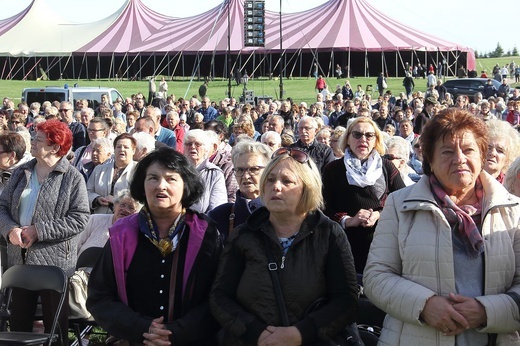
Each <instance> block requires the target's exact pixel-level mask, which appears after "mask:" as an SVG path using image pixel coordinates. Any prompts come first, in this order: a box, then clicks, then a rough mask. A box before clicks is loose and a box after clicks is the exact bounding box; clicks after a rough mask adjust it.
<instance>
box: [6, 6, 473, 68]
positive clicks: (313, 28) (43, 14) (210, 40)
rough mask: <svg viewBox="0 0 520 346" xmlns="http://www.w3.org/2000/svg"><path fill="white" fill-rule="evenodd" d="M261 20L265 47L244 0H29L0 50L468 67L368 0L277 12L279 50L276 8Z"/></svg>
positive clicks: (441, 43) (461, 50)
mask: <svg viewBox="0 0 520 346" xmlns="http://www.w3.org/2000/svg"><path fill="white" fill-rule="evenodd" d="M41 18H52V19H53V20H51V21H48V20H41ZM228 18H229V21H228ZM228 26H229V27H228ZM265 26H266V29H265V35H266V36H265V47H256V48H252V47H245V45H244V0H225V1H224V2H223V3H221V4H220V5H219V6H216V7H215V8H212V9H209V10H207V11H205V12H203V13H201V14H199V15H196V16H192V17H187V18H176V17H170V16H166V15H163V14H160V13H157V12H155V11H153V10H151V9H150V8H148V7H146V6H145V5H144V4H143V3H142V2H141V1H140V0H126V1H125V3H124V4H123V5H122V6H121V7H120V8H119V9H118V10H117V11H116V12H114V13H112V14H110V15H109V16H107V17H106V18H104V19H102V20H99V21H96V22H92V23H86V24H78V23H71V22H70V21H68V20H67V19H66V18H62V17H61V16H60V15H59V12H57V11H56V9H53V8H51V7H50V6H49V4H48V3H47V2H46V0H33V1H32V2H31V4H30V5H29V6H28V7H27V9H25V10H24V11H22V12H20V13H19V14H17V15H15V16H13V17H11V18H7V19H4V20H3V21H0V56H4V57H52V56H55V57H56V56H61V57H67V56H68V57H69V58H70V57H74V56H76V57H81V56H83V57H88V56H98V57H100V56H123V55H124V56H128V57H132V56H133V57H135V56H137V55H140V56H150V55H161V54H162V55H164V54H168V55H173V54H182V55H195V54H196V55H199V54H206V55H224V54H226V53H227V52H228V50H229V51H230V52H231V53H232V54H234V55H235V56H236V55H248V54H252V53H253V52H254V53H260V54H278V55H279V54H280V52H281V51H282V50H283V52H284V53H293V54H294V53H299V54H305V53H311V54H317V53H318V52H333V53H334V54H337V53H338V52H339V53H341V52H348V55H349V57H348V60H350V53H351V52H353V53H355V52H358V54H359V52H364V53H365V54H368V53H372V54H373V53H374V52H381V53H382V54H383V53H385V54H386V53H388V52H396V54H397V53H399V52H413V53H412V54H416V55H418V54H423V53H421V52H425V53H424V54H426V53H429V54H436V55H437V59H440V60H442V59H444V58H445V56H447V55H449V54H454V52H457V53H456V54H462V55H464V56H466V57H467V61H466V65H467V68H468V69H474V68H475V57H474V53H473V50H472V49H471V48H468V47H465V46H461V45H458V44H456V43H453V42H451V41H449V40H447V39H442V38H438V37H434V36H431V35H429V34H427V33H423V32H421V31H419V30H417V29H415V28H411V27H408V26H406V25H404V24H402V23H400V22H399V21H397V20H395V19H392V18H390V17H388V16H386V15H385V14H384V13H381V12H380V11H378V10H377V9H376V8H374V7H373V6H371V5H370V4H369V3H368V2H367V0H330V1H328V2H326V3H324V4H322V5H320V6H318V7H316V8H313V9H310V10H307V11H303V12H298V13H284V14H282V36H283V39H282V50H281V49H280V36H281V35H280V15H279V13H278V12H273V11H269V10H268V9H266V11H265ZM228 34H229V35H230V45H229V47H228ZM21 37H23V39H20V38H21ZM439 54H440V58H439ZM454 59H458V55H457V56H456V57H455V58H454ZM395 60H396V61H397V60H398V58H397V56H396V58H395ZM401 60H402V59H401ZM421 60H424V59H421Z"/></svg>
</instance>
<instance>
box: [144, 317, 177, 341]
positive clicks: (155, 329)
mask: <svg viewBox="0 0 520 346" xmlns="http://www.w3.org/2000/svg"><path fill="white" fill-rule="evenodd" d="M163 320H164V317H162V316H161V317H159V318H156V319H154V320H153V321H152V323H151V324H150V328H148V333H144V334H143V336H144V342H143V343H144V344H145V345H148V346H170V345H171V342H170V335H171V334H172V332H171V331H169V330H168V329H166V325H164V323H163Z"/></svg>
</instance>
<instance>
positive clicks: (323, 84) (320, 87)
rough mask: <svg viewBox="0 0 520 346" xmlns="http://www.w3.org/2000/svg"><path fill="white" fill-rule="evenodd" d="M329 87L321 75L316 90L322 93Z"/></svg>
mask: <svg viewBox="0 0 520 346" xmlns="http://www.w3.org/2000/svg"><path fill="white" fill-rule="evenodd" d="M326 87H327V83H326V82H325V79H323V76H322V75H321V74H320V75H319V76H318V79H317V80H316V86H315V87H314V88H315V89H318V92H320V93H321V92H322V91H323V89H325V88H326Z"/></svg>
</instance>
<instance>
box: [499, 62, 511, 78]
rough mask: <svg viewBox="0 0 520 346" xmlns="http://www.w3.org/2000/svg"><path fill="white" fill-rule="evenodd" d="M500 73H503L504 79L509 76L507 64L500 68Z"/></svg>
mask: <svg viewBox="0 0 520 346" xmlns="http://www.w3.org/2000/svg"><path fill="white" fill-rule="evenodd" d="M500 75H502V80H504V79H506V78H507V76H508V75H509V71H508V69H507V65H505V66H504V67H502V68H501V69H500Z"/></svg>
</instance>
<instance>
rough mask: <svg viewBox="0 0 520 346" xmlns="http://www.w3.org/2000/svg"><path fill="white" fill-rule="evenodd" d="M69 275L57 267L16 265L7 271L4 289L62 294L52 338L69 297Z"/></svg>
mask: <svg viewBox="0 0 520 346" xmlns="http://www.w3.org/2000/svg"><path fill="white" fill-rule="evenodd" d="M67 284H68V280H67V275H66V274H65V272H64V271H63V270H62V269H61V268H59V267H56V266H45V265H15V266H12V267H10V268H9V269H7V270H6V271H5V273H4V275H3V278H2V289H4V288H24V289H27V290H31V291H41V290H54V291H56V292H58V293H60V294H61V296H60V301H59V302H58V306H57V308H56V313H55V314H54V320H53V322H52V327H51V330H50V333H49V334H50V338H49V340H50V339H51V338H52V336H53V335H54V334H55V332H56V328H57V326H58V317H59V315H60V312H61V309H62V307H63V303H64V301H65V297H67V295H66V293H67Z"/></svg>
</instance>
